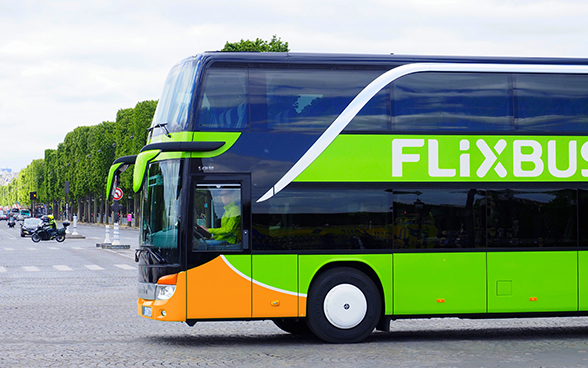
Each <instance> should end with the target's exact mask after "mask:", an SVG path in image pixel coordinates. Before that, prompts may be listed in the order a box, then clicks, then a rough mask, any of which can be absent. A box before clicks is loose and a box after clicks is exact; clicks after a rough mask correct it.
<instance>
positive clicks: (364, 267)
mask: <svg viewBox="0 0 588 368" xmlns="http://www.w3.org/2000/svg"><path fill="white" fill-rule="evenodd" d="M342 267H349V268H354V269H356V270H358V271H360V272H362V273H364V274H365V275H366V276H368V277H369V278H370V279H371V280H372V281H373V282H374V284H375V285H376V288H377V289H378V293H379V294H380V304H381V311H382V312H381V314H382V315H381V316H380V319H382V318H383V317H384V316H385V310H386V308H385V307H386V305H385V304H386V299H385V294H384V287H383V286H382V282H381V280H380V277H379V276H378V274H377V273H376V271H375V270H374V269H373V268H372V266H370V265H368V264H367V263H365V262H363V261H361V260H349V261H332V262H328V263H325V264H324V265H322V266H321V267H320V268H319V269H318V270H317V272H315V274H314V275H313V276H312V280H311V281H310V284H309V285H308V291H309V292H310V290H311V289H312V287H313V284H314V283H315V281H316V279H317V278H318V277H319V276H320V275H322V274H323V273H325V272H327V271H330V270H332V269H335V268H342ZM306 302H308V299H307V300H306ZM307 308H308V306H307Z"/></svg>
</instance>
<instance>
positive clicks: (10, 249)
mask: <svg viewBox="0 0 588 368" xmlns="http://www.w3.org/2000/svg"><path fill="white" fill-rule="evenodd" d="M4 250H14V248H4Z"/></svg>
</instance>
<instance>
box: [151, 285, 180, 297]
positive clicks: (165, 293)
mask: <svg viewBox="0 0 588 368" xmlns="http://www.w3.org/2000/svg"><path fill="white" fill-rule="evenodd" d="M175 292H176V285H157V290H155V299H157V300H168V299H169V298H171V297H172V296H173V295H174V293H175Z"/></svg>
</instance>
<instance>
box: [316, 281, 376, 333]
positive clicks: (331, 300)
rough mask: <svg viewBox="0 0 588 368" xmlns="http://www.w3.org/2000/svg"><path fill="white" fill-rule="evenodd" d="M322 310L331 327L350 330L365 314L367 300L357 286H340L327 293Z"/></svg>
mask: <svg viewBox="0 0 588 368" xmlns="http://www.w3.org/2000/svg"><path fill="white" fill-rule="evenodd" d="M323 309H324V312H325V317H327V320H328V321H329V322H330V323H331V324H332V325H333V326H335V327H337V328H340V329H350V328H353V327H355V326H357V325H358V324H360V323H361V321H363V318H364V317H365V315H366V312H367V300H366V298H365V295H363V292H362V291H361V290H360V289H359V288H358V287H357V286H354V285H351V284H341V285H337V286H335V287H334V288H332V289H331V290H330V291H329V292H328V293H327V296H326V297H325V302H324V304H323Z"/></svg>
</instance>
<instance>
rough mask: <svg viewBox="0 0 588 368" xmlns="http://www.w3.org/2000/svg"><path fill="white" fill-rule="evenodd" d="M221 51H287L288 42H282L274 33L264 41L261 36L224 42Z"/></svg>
mask: <svg viewBox="0 0 588 368" xmlns="http://www.w3.org/2000/svg"><path fill="white" fill-rule="evenodd" d="M221 51H230V52H235V51H258V52H288V51H290V49H289V48H288V42H282V39H281V38H278V37H277V36H276V35H274V36H273V37H272V39H271V41H269V42H268V41H264V40H262V39H261V38H258V39H256V40H255V41H251V40H243V39H242V40H241V41H240V42H233V43H229V41H227V43H225V47H223V49H222V50H221Z"/></svg>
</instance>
